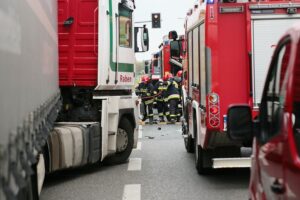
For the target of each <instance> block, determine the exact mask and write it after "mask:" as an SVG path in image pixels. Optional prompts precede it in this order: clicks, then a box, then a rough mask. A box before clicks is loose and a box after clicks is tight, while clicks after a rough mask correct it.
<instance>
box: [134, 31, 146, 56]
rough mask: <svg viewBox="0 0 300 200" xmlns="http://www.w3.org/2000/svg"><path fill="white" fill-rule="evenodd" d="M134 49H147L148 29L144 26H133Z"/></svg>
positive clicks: (138, 50)
mask: <svg viewBox="0 0 300 200" xmlns="http://www.w3.org/2000/svg"><path fill="white" fill-rule="evenodd" d="M134 41H135V44H134V50H135V52H136V53H140V52H146V51H148V50H149V31H148V28H146V26H143V27H134Z"/></svg>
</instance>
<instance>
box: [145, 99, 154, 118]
mask: <svg viewBox="0 0 300 200" xmlns="http://www.w3.org/2000/svg"><path fill="white" fill-rule="evenodd" d="M143 103H144V106H145V107H144V108H145V114H144V117H143V121H145V120H146V118H147V117H148V118H149V119H153V102H149V101H143Z"/></svg>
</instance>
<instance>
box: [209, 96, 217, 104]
mask: <svg viewBox="0 0 300 200" xmlns="http://www.w3.org/2000/svg"><path fill="white" fill-rule="evenodd" d="M209 101H210V102H211V103H217V102H218V95H216V94H211V95H210V96H209Z"/></svg>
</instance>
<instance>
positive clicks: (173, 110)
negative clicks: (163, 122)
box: [164, 73, 180, 123]
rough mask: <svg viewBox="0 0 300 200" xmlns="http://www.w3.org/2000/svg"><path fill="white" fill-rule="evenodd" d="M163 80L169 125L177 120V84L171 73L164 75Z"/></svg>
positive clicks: (178, 97)
mask: <svg viewBox="0 0 300 200" xmlns="http://www.w3.org/2000/svg"><path fill="white" fill-rule="evenodd" d="M164 79H165V80H167V81H166V82H165V85H166V87H167V90H166V94H167V99H168V104H169V112H170V120H171V123H175V122H176V120H177V111H178V108H177V106H178V101H179V99H180V95H179V89H178V84H177V82H176V81H175V80H174V77H173V75H172V74H171V73H170V74H166V77H165V78H164Z"/></svg>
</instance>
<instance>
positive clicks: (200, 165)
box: [193, 119, 210, 175]
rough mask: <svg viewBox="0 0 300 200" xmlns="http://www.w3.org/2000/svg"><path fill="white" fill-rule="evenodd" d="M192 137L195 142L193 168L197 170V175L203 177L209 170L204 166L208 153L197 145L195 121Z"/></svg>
mask: <svg viewBox="0 0 300 200" xmlns="http://www.w3.org/2000/svg"><path fill="white" fill-rule="evenodd" d="M193 126H194V135H195V141H194V150H195V167H196V169H197V172H198V174H201V175H205V174H208V173H209V170H210V168H208V167H206V166H205V164H207V159H208V155H207V154H208V153H207V152H206V151H205V150H204V149H202V147H201V146H200V145H198V144H197V141H198V140H197V124H196V120H195V119H194V123H193Z"/></svg>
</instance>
